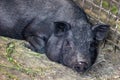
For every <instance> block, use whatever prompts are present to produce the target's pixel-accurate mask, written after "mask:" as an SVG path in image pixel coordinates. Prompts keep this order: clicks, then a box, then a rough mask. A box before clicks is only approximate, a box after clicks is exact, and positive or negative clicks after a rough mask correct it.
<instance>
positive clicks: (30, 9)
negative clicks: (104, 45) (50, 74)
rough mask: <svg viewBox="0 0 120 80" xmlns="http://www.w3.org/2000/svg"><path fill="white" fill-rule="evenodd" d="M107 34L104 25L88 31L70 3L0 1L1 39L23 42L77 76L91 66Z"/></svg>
mask: <svg viewBox="0 0 120 80" xmlns="http://www.w3.org/2000/svg"><path fill="white" fill-rule="evenodd" d="M100 26H101V27H100ZM107 30H108V26H107V25H97V26H95V27H94V28H92V25H91V23H89V21H88V19H87V16H86V14H85V13H84V11H83V10H82V9H81V8H79V7H78V6H77V5H76V4H75V3H74V2H73V1H72V0H0V35H1V36H6V37H11V38H15V39H24V40H26V41H28V42H29V43H30V45H29V48H31V49H32V50H34V51H36V52H46V55H47V56H48V58H49V59H51V60H53V61H56V62H59V63H62V64H63V65H66V66H68V67H71V68H73V69H75V70H77V71H78V72H83V71H85V70H86V69H88V68H89V67H90V66H91V65H92V64H93V63H94V62H95V60H96V57H97V45H98V41H100V40H103V39H104V37H105V36H106V32H107ZM101 32H102V33H101Z"/></svg>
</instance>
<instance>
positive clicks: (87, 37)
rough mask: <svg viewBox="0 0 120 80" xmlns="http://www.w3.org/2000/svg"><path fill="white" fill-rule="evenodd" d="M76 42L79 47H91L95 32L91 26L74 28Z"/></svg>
mask: <svg viewBox="0 0 120 80" xmlns="http://www.w3.org/2000/svg"><path fill="white" fill-rule="evenodd" d="M72 32H73V38H74V44H75V45H76V46H78V47H79V48H89V45H90V43H91V42H92V41H93V33H92V30H91V27H90V26H87V27H86V26H85V27H84V26H82V27H76V28H74V29H72Z"/></svg>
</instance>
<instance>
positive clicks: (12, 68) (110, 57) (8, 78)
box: [0, 37, 120, 80]
mask: <svg viewBox="0 0 120 80" xmlns="http://www.w3.org/2000/svg"><path fill="white" fill-rule="evenodd" d="M24 43H25V42H24V41H21V40H14V39H10V38H5V37H0V80H120V52H119V51H118V50H116V52H115V51H114V49H113V46H111V44H110V43H105V45H104V46H103V45H101V47H100V53H99V56H98V60H97V61H96V63H95V64H94V65H93V67H92V68H91V69H90V70H88V71H87V72H86V73H84V74H79V73H77V72H75V71H73V70H71V69H69V68H67V67H65V66H63V65H60V64H57V63H54V62H52V61H50V60H49V59H48V58H47V57H46V56H45V54H39V53H35V52H33V51H31V50H30V49H27V48H25V47H24Z"/></svg>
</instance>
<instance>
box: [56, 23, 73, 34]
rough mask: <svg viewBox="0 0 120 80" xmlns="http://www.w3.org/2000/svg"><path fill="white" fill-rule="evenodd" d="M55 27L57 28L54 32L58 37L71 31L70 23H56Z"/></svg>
mask: <svg viewBox="0 0 120 80" xmlns="http://www.w3.org/2000/svg"><path fill="white" fill-rule="evenodd" d="M54 26H55V28H54V32H55V35H57V36H62V35H64V34H65V33H66V32H67V31H69V30H70V29H71V26H70V24H69V23H66V22H62V21H61V22H54Z"/></svg>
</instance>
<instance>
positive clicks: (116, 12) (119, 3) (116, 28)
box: [75, 0, 120, 49]
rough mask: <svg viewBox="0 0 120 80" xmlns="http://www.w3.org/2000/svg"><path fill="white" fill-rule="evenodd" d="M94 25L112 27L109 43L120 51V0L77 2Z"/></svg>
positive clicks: (77, 0)
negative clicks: (102, 24) (100, 24)
mask: <svg viewBox="0 0 120 80" xmlns="http://www.w3.org/2000/svg"><path fill="white" fill-rule="evenodd" d="M75 1H76V2H77V3H79V4H80V6H81V7H82V8H83V9H84V10H85V12H86V13H87V14H89V16H90V20H91V21H93V22H94V23H99V22H100V23H107V24H109V25H111V31H110V35H109V39H108V41H109V42H110V43H112V44H113V45H114V47H117V48H119V49H120V0H75Z"/></svg>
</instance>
